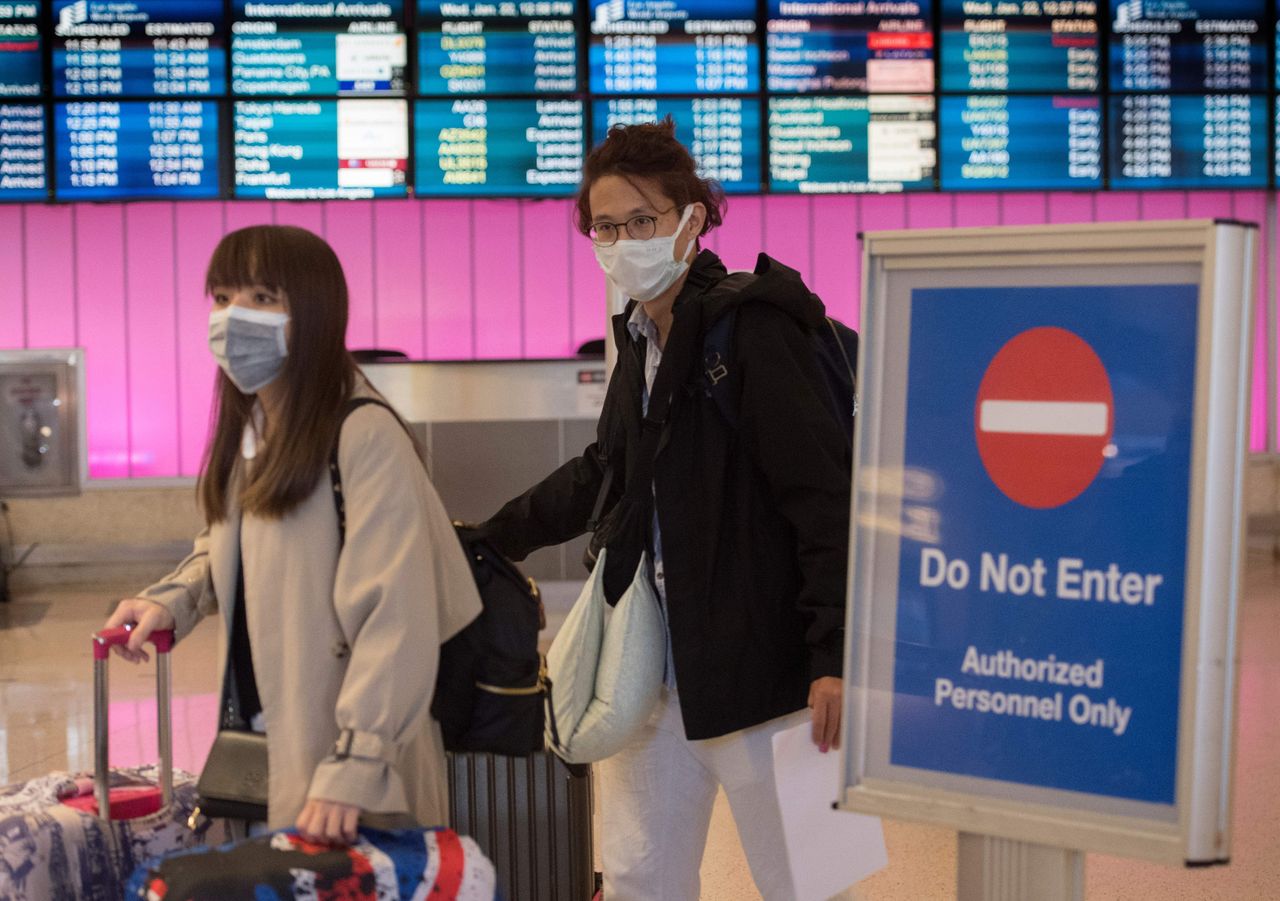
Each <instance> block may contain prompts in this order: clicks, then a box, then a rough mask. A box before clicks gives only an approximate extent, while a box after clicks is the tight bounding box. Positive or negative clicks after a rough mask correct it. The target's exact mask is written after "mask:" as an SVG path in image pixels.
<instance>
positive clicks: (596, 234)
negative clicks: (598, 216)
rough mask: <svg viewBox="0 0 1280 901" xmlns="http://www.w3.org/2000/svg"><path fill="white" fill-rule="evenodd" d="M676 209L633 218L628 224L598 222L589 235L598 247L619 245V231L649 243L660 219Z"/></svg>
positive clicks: (634, 239) (672, 208)
mask: <svg viewBox="0 0 1280 901" xmlns="http://www.w3.org/2000/svg"><path fill="white" fill-rule="evenodd" d="M674 209H675V207H671V208H670V209H666V210H663V211H662V212H661V213H658V215H656V216H650V215H648V214H644V215H640V216H632V217H631V218H630V219H628V220H627V221H626V222H596V223H595V224H593V225H592V226H591V231H589V232H587V234H588V235H590V237H591V240H592V242H593V243H594V244H595V245H596V246H597V247H610V246H612V245H614V244H616V243H618V231H619V229H621V230H622V231H625V232H626V233H627V237H628V238H630V239H631V240H632V241H648V240H649V239H650V238H652V237H653V235H654V233H655V232H656V231H657V230H658V219H659V218H660V217H662V216H665V215H666V214H667V213H669V212H671V210H674Z"/></svg>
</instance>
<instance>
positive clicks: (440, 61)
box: [415, 0, 579, 97]
mask: <svg viewBox="0 0 1280 901" xmlns="http://www.w3.org/2000/svg"><path fill="white" fill-rule="evenodd" d="M415 30H416V31H417V33H418V91H419V93H421V94H423V95H428V96H440V97H447V96H457V95H467V94H483V93H490V94H530V93H533V94H556V93H559V94H571V93H575V92H576V91H578V90H579V85H578V28H577V3H576V2H575V0H513V2H502V3H493V2H474V3H473V2H471V0H457V2H450V0H419V3H418V19H417V26H416V29H415Z"/></svg>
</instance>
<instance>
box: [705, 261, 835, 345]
mask: <svg viewBox="0 0 1280 901" xmlns="http://www.w3.org/2000/svg"><path fill="white" fill-rule="evenodd" d="M704 258H707V259H706V260H705V265H706V267H707V268H708V271H709V273H712V272H714V273H715V275H714V276H713V277H714V278H716V279H722V278H724V274H725V273H726V270H725V267H724V264H723V263H722V262H720V258H719V257H717V256H716V255H715V254H714V253H712V252H711V251H709V250H704V251H703V252H702V253H700V254H698V257H697V259H695V260H694V269H695V270H696V269H697V268H698V267H699V266H700V265H704ZM712 267H715V268H712ZM716 269H718V270H719V272H715V270H716ZM744 275H745V273H729V277H728V280H727V281H722V282H721V283H720V284H718V285H715V286H714V287H712V288H710V290H708V291H707V293H706V294H705V295H704V297H703V313H702V315H703V323H704V324H710V323H712V322H714V321H715V320H717V319H719V318H720V317H721V316H723V315H724V314H725V312H726V311H728V310H730V309H732V308H733V307H736V306H738V305H740V304H743V303H747V302H748V301H763V302H764V303H770V304H773V305H774V306H775V307H777V308H778V309H780V310H782V311H783V312H785V313H786V314H787V315H788V316H790V317H791V318H793V319H795V320H796V321H797V322H799V323H800V324H801V325H803V326H805V327H806V328H810V329H812V328H817V327H818V326H820V325H822V323H823V322H824V321H825V319H826V315H827V309H826V307H825V306H824V305H823V303H822V301H821V300H820V299H819V298H818V295H816V294H814V293H813V292H812V291H810V290H809V287H808V285H806V284H805V283H804V279H803V278H801V277H800V273H799V272H797V271H796V270H794V269H792V268H791V267H790V266H787V265H784V264H782V263H779V262H778V261H777V260H775V259H774V258H773V257H771V256H769V255H768V254H764V253H762V254H760V255H759V256H758V257H757V258H756V268H755V271H754V275H755V278H753V279H751V278H745V277H744ZM689 278H690V281H693V279H694V272H690V276H689Z"/></svg>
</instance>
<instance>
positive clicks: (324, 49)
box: [231, 0, 409, 97]
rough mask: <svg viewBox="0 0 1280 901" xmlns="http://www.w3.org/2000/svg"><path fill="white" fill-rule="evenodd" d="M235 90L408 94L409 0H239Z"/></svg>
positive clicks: (233, 59)
mask: <svg viewBox="0 0 1280 901" xmlns="http://www.w3.org/2000/svg"><path fill="white" fill-rule="evenodd" d="M232 9H233V14H234V19H233V21H232V23H231V92H232V93H233V94H240V95H244V94H258V95H282V96H287V97H295V96H311V95H335V94H374V95H376V94H403V93H404V92H405V88H406V83H407V78H408V75H407V73H408V60H409V38H408V36H407V35H405V33H404V31H403V22H404V2H403V0H390V2H385V0H382V2H364V3H299V2H294V0H235V3H234V4H233V7H232Z"/></svg>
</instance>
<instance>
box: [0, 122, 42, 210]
mask: <svg viewBox="0 0 1280 901" xmlns="http://www.w3.org/2000/svg"><path fill="white" fill-rule="evenodd" d="M48 152H49V150H48V140H47V139H46V138H45V125H44V107H43V106H42V105H41V104H38V103H4V102H0V201H2V200H44V199H45V198H46V197H48V195H49V182H48V176H47V175H46V171H47V165H48Z"/></svg>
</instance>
